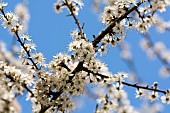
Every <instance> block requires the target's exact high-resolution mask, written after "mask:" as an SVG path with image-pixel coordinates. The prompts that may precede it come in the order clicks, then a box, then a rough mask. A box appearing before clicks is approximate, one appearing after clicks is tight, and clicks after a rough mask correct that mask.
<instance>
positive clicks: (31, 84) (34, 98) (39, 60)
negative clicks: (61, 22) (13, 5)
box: [0, 0, 170, 113]
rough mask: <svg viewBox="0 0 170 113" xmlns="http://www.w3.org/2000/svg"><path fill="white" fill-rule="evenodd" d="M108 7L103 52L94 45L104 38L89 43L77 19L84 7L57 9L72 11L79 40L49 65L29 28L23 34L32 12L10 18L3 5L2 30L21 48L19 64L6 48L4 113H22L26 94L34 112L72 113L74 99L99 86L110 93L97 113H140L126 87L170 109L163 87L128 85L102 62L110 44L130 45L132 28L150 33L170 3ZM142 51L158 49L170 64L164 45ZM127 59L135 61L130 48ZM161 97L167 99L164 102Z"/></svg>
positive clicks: (1, 65)
mask: <svg viewBox="0 0 170 113" xmlns="http://www.w3.org/2000/svg"><path fill="white" fill-rule="evenodd" d="M104 1H105V2H106V3H107V4H108V6H106V7H105V8H104V12H103V14H102V23H103V24H105V25H106V26H108V27H107V28H106V30H105V31H104V32H101V34H102V33H105V34H104V36H103V37H102V38H99V39H100V40H99V43H101V45H100V46H96V44H94V42H95V41H96V38H97V39H98V37H94V41H93V42H90V41H89V40H88V37H86V34H85V33H83V30H82V29H83V27H80V24H79V23H78V21H77V19H76V15H78V11H79V8H82V6H83V5H84V4H83V2H82V1H81V0H57V1H56V2H55V3H54V7H55V11H56V12H57V13H58V12H62V10H63V8H66V9H68V10H69V12H70V14H69V16H73V18H74V19H75V21H76V24H77V25H78V29H79V30H78V29H75V30H73V31H72V32H71V36H72V38H73V40H72V42H70V43H69V45H68V52H65V53H58V54H56V55H55V56H53V59H52V61H50V62H49V63H48V64H47V63H46V61H45V60H46V59H45V58H44V55H43V53H41V52H37V51H36V45H35V44H34V43H33V41H32V39H31V36H29V35H28V34H27V33H24V32H25V29H26V28H24V31H22V30H23V26H27V22H28V20H29V15H25V13H26V14H28V11H27V9H26V8H24V6H18V7H19V9H20V8H21V9H22V8H23V9H24V10H23V12H22V11H21V12H19V9H16V14H17V15H19V16H17V15H16V14H15V13H12V12H5V10H4V7H5V6H7V3H4V2H2V1H1V2H0V11H1V13H2V14H1V15H0V19H1V21H2V26H3V27H4V28H9V31H10V32H11V33H12V34H13V35H15V37H16V40H17V41H18V42H19V44H20V49H19V52H18V53H19V60H16V59H17V58H16V57H15V56H14V55H12V54H10V53H9V52H7V50H6V49H5V47H4V45H3V43H0V79H1V81H0V86H1V87H2V90H3V93H2V92H1V93H0V104H1V105H2V107H0V112H19V110H20V109H19V107H18V106H17V105H18V104H16V103H17V102H16V97H15V95H22V94H23V91H24V90H26V91H27V92H28V93H27V94H28V95H27V99H28V100H30V101H31V102H32V103H33V105H32V111H33V112H35V113H38V112H39V113H43V112H49V113H51V112H71V110H73V109H74V108H75V107H76V106H75V100H74V97H75V96H79V95H82V94H83V93H85V88H86V86H87V85H89V84H96V85H98V86H99V87H100V88H103V89H105V90H106V92H105V93H102V94H100V93H99V94H98V99H97V105H96V110H95V112H96V113H109V112H118V113H124V112H126V113H132V112H134V113H138V111H137V110H136V109H135V108H134V107H133V106H132V105H131V103H130V100H129V99H128V97H127V93H126V91H125V90H124V89H123V86H124V85H127V86H131V87H134V88H135V89H136V98H139V97H140V98H141V97H142V98H146V99H149V100H151V101H155V100H158V99H161V101H162V102H163V103H167V104H170V91H169V90H166V91H164V90H160V89H159V88H158V83H157V82H154V84H153V85H152V86H151V87H149V86H148V85H147V86H141V85H139V84H138V83H135V84H130V83H127V82H126V78H128V74H127V73H125V72H118V73H117V74H112V73H111V72H110V71H109V69H108V67H107V65H106V64H105V63H104V62H102V61H101V60H100V59H99V58H97V53H98V52H106V51H107V49H106V47H107V45H108V44H109V43H111V44H112V45H113V46H116V44H117V43H119V44H120V43H122V42H124V39H125V34H126V31H127V30H128V29H129V28H135V29H137V30H138V31H140V32H142V33H145V32H146V31H147V30H148V29H149V28H150V27H151V26H152V25H154V24H156V22H158V20H156V19H155V18H156V16H154V13H155V12H156V11H160V12H163V11H165V10H166V9H165V8H166V7H167V6H169V5H170V2H169V0H160V1H157V0H152V1H149V0H148V1H147V0H139V1H136V0H119V1H116V0H113V1H110V0H104ZM20 14H21V15H20ZM23 15H24V16H23ZM158 23H159V22H158ZM102 35H103V34H102ZM99 36H101V35H99ZM97 44H98V43H97ZM141 45H142V47H143V48H144V49H146V50H147V51H149V49H154V50H152V51H154V52H155V53H154V54H158V55H159V56H161V58H162V59H163V60H164V61H166V62H169V61H170V58H169V57H167V56H169V53H170V52H169V50H168V49H166V47H165V46H164V45H163V44H162V43H156V44H155V45H151V44H150V43H149V42H147V41H146V40H144V41H143V42H142V43H141ZM152 46H153V47H152ZM122 57H123V58H124V59H126V60H129V59H131V54H129V52H128V47H125V48H124V50H123V51H122ZM147 90H150V91H147ZM159 93H163V95H161V96H159ZM6 107H8V109H5V108H6ZM5 110H7V111H5Z"/></svg>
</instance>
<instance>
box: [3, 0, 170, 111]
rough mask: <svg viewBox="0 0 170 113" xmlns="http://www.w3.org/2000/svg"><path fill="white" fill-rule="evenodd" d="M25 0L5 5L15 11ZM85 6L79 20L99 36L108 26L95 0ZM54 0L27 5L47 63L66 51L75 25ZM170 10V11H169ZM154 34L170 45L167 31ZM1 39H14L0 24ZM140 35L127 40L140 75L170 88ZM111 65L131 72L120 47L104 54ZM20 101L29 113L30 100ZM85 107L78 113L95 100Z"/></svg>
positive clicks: (114, 70)
mask: <svg viewBox="0 0 170 113" xmlns="http://www.w3.org/2000/svg"><path fill="white" fill-rule="evenodd" d="M4 1H5V0H4ZM21 1H22V0H6V2H8V3H9V5H8V6H7V7H6V8H5V10H6V11H9V10H10V11H13V10H14V7H15V5H16V4H17V3H19V2H21ZM84 1H85V2H84V4H85V6H84V8H83V9H82V10H80V12H79V16H78V18H79V21H80V22H81V23H83V22H84V23H85V26H84V31H85V33H86V34H87V37H88V38H90V40H92V35H97V34H98V32H99V31H101V30H102V29H103V28H105V27H104V26H103V25H102V24H101V22H100V20H99V15H97V14H96V13H95V12H94V11H92V0H84ZM53 2H55V0H51V1H50V0H36V1H33V0H29V4H28V8H29V12H30V15H31V18H30V22H29V30H28V33H29V35H31V36H32V39H33V41H34V42H35V43H36V45H37V51H40V52H42V53H44V55H45V57H46V59H47V62H49V61H50V60H51V59H52V56H53V55H55V54H57V53H59V52H64V51H65V52H66V51H67V45H68V44H69V42H70V41H71V38H70V31H71V30H73V29H74V28H76V25H75V24H74V21H73V18H72V17H66V14H68V12H67V11H66V10H65V11H64V13H61V14H55V12H54V9H53ZM168 11H170V10H168ZM163 16H164V17H165V19H166V20H168V19H170V15H168V13H166V14H163ZM150 31H151V36H152V39H153V40H154V41H160V40H162V41H163V42H165V44H166V46H167V47H168V48H170V45H168V44H169V43H170V40H169V39H168V38H169V36H170V33H168V32H166V33H165V34H160V33H157V31H156V30H155V28H152V29H151V30H150ZM0 33H1V34H0V40H2V41H5V42H7V44H8V46H9V45H10V43H11V42H12V38H13V37H12V36H11V35H10V34H9V32H8V30H5V29H3V28H2V27H0ZM141 38H142V37H141V36H140V34H139V33H137V32H136V31H130V32H128V35H127V38H126V39H125V41H126V42H128V43H130V44H131V50H132V53H133V58H134V62H135V65H136V67H137V70H138V72H139V75H140V77H141V78H142V79H143V80H144V81H145V82H146V83H148V84H149V85H151V84H152V83H153V82H155V81H157V82H158V83H159V88H161V89H167V88H168V87H170V79H169V78H166V79H162V78H161V77H160V76H159V69H160V67H161V66H162V64H161V63H160V61H159V60H158V59H156V60H153V61H151V60H149V59H148V57H147V55H146V54H145V52H144V51H143V50H142V49H141V48H140V47H139V41H140V40H141ZM101 59H102V60H103V61H105V62H106V63H107V64H108V67H109V69H110V71H112V73H117V72H118V71H122V70H124V71H126V72H128V68H127V66H126V65H125V63H124V62H123V61H122V60H121V58H120V55H119V49H118V47H115V48H112V47H111V49H110V50H109V53H108V54H107V55H104V56H103V57H102V58H101ZM125 89H126V90H127V91H128V92H129V93H128V96H129V98H130V99H131V100H132V101H131V103H132V105H134V106H137V107H140V104H141V100H140V99H134V93H135V89H134V88H127V87H125ZM18 99H19V101H20V102H21V104H22V105H23V108H22V109H23V110H22V113H30V112H31V107H30V103H29V102H27V104H25V101H24V100H25V98H24V97H19V98H18ZM84 100H86V101H85V106H84V107H83V108H82V109H81V110H77V111H76V112H77V113H78V112H79V113H80V112H81V113H87V112H89V113H90V112H92V111H93V110H94V109H95V103H94V102H95V101H94V100H90V99H84ZM168 111H170V107H169V106H168V105H166V107H165V109H164V111H163V113H168Z"/></svg>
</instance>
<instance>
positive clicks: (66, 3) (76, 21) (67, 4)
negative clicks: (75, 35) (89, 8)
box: [65, 0, 83, 35]
mask: <svg viewBox="0 0 170 113" xmlns="http://www.w3.org/2000/svg"><path fill="white" fill-rule="evenodd" d="M65 5H66V6H67V7H68V9H69V11H70V12H71V16H72V17H73V18H74V20H75V23H76V25H77V27H78V28H79V30H80V34H82V35H83V29H82V27H81V26H80V23H79V21H78V19H77V17H76V15H75V14H74V12H73V10H72V8H73V6H72V4H69V3H68V1H67V0H65Z"/></svg>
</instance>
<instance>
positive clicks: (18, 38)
mask: <svg viewBox="0 0 170 113" xmlns="http://www.w3.org/2000/svg"><path fill="white" fill-rule="evenodd" d="M0 10H1V13H2V15H3V16H4V18H5V19H6V21H8V18H7V16H6V15H5V12H4V8H2V9H0ZM14 34H15V35H16V37H17V41H18V42H19V43H20V45H21V46H22V47H23V49H24V50H25V52H26V54H27V55H28V58H27V59H29V60H30V61H31V62H32V64H33V66H34V67H35V68H36V69H37V70H39V68H38V66H37V65H36V63H35V62H34V60H33V59H32V58H31V55H30V52H29V51H27V49H26V47H25V45H24V43H23V42H22V41H21V39H20V37H19V34H18V30H16V31H15V32H14Z"/></svg>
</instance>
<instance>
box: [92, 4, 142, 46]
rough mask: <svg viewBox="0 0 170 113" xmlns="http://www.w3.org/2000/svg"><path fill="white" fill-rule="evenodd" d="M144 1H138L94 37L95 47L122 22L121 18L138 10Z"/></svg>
mask: <svg viewBox="0 0 170 113" xmlns="http://www.w3.org/2000/svg"><path fill="white" fill-rule="evenodd" d="M141 4H142V2H138V3H137V4H136V5H135V6H133V7H132V8H130V9H129V10H128V11H127V12H126V13H125V14H124V15H122V16H121V17H119V18H116V19H115V20H114V21H113V22H112V23H111V24H110V25H109V26H108V27H107V28H106V29H105V30H103V31H102V32H101V33H100V34H99V35H98V36H97V37H95V38H94V41H93V42H92V44H93V46H94V47H97V44H98V43H99V42H100V41H101V40H102V38H103V37H104V36H105V35H106V34H108V33H109V32H110V31H111V30H112V28H113V27H115V25H116V23H118V22H120V21H121V20H123V19H125V18H126V17H127V16H128V15H129V14H130V13H131V12H133V11H134V10H136V9H137V8H138V7H139V6H140V5H141Z"/></svg>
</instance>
